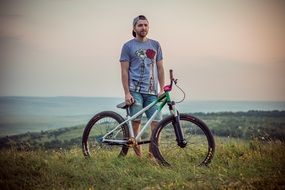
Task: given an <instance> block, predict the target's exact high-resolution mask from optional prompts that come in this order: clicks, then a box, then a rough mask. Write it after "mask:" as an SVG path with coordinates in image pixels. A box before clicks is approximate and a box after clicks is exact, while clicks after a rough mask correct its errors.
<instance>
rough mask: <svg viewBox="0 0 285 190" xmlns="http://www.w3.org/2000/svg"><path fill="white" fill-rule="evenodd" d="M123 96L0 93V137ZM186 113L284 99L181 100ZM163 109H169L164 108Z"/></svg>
mask: <svg viewBox="0 0 285 190" xmlns="http://www.w3.org/2000/svg"><path fill="white" fill-rule="evenodd" d="M122 101H123V98H108V97H107V98H106V97H0V137H4V136H7V135H9V136H10V135H15V134H21V133H26V132H28V131H29V132H41V131H46V130H51V129H59V128H63V127H70V126H76V125H82V124H86V123H87V122H88V120H89V119H90V118H91V117H92V116H93V115H94V114H96V113H98V112H100V111H105V110H112V111H116V112H118V113H119V114H121V115H122V116H125V111H124V110H122V109H118V108H116V105H117V104H119V103H121V102H122ZM177 108H178V109H179V111H180V112H181V113H182V112H187V113H189V112H190V113H195V112H203V113H215V112H224V111H226V112H238V111H245V112H246V111H248V110H263V111H266V110H267V111H271V110H280V111H281V110H285V103H284V102H258V101H185V102H182V103H181V104H178V105H177ZM164 113H167V114H168V113H169V111H168V110H167V109H165V110H164Z"/></svg>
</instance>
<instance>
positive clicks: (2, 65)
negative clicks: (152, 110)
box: [0, 0, 285, 101]
mask: <svg viewBox="0 0 285 190" xmlns="http://www.w3.org/2000/svg"><path fill="white" fill-rule="evenodd" d="M0 3H1V8H0V11H1V12H0V26H1V28H0V96H83V97H85V96H86V97H94V96H100V97H102V96H103V97H123V96H124V92H123V88H122V84H121V76H120V63H119V56H120V53H121V48H122V45H123V44H124V43H125V42H127V41H128V40H130V39H132V36H131V31H132V20H133V18H134V17H136V16H138V15H140V14H143V15H145V16H146V17H147V18H148V20H149V25H150V31H149V34H148V37H149V38H151V39H155V40H157V41H159V43H160V44H161V47H162V51H163V57H164V59H163V60H164V68H165V73H166V82H168V81H169V80H168V78H169V74H168V70H169V69H173V70H174V75H175V77H176V78H178V84H179V86H180V87H182V88H183V90H184V91H185V92H186V97H187V99H190V100H191V99H192V100H251V101H252V100H259V101H285V85H284V83H285V35H284V34H285V22H284V21H285V1H282V0H280V1H278V0H268V1H263V0H232V1H227V0H217V1H211V0H201V1H193V0H177V1H170V0H157V1H153V0H145V1H135V0H120V1H116V0H104V1H99V0H85V1H80V0H41V1H36V0H21V1H20V0H19V1H16V0H0ZM174 93H176V94H177V96H180V95H181V93H180V92H179V91H178V90H176V91H174Z"/></svg>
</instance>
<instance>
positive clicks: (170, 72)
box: [169, 69, 173, 81]
mask: <svg viewBox="0 0 285 190" xmlns="http://www.w3.org/2000/svg"><path fill="white" fill-rule="evenodd" d="M169 74H170V81H172V80H173V70H172V69H170V70H169Z"/></svg>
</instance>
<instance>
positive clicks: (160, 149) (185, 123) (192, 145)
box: [151, 114, 215, 166]
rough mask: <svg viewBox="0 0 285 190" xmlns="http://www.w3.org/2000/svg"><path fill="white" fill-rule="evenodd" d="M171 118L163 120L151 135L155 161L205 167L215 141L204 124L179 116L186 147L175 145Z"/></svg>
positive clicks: (187, 116)
mask: <svg viewBox="0 0 285 190" xmlns="http://www.w3.org/2000/svg"><path fill="white" fill-rule="evenodd" d="M173 121H174V117H173V116H168V117H166V118H165V119H163V120H162V121H161V122H160V123H159V124H158V126H157V128H156V129H155V130H154V132H153V134H152V140H151V141H152V142H151V143H152V152H153V155H154V157H155V158H156V159H157V161H158V162H159V163H160V164H162V165H166V166H170V165H174V166H175V165H177V166H178V165H185V163H187V164H192V165H207V164H209V163H210V162H211V159H212V158H213V156H214V152H215V141H214V138H213V135H212V133H211V131H210V130H209V129H208V127H207V126H206V124H205V123H204V122H203V121H201V120H199V119H198V118H195V117H194V116H191V115H189V114H180V124H181V128H182V131H183V133H184V137H185V140H186V141H187V145H186V146H185V147H184V148H181V147H180V146H178V145H177V141H176V135H175V131H174V127H173V124H172V122H173Z"/></svg>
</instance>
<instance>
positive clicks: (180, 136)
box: [168, 101, 187, 148]
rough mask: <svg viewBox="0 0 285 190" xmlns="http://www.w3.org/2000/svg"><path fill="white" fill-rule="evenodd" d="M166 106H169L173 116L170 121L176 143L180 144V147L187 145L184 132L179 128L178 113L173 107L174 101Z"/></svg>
mask: <svg viewBox="0 0 285 190" xmlns="http://www.w3.org/2000/svg"><path fill="white" fill-rule="evenodd" d="M168 106H169V110H170V112H171V113H172V115H173V116H174V119H173V121H172V125H173V128H174V132H175V135H176V141H177V145H178V146H180V147H181V148H184V147H186V145H187V141H186V139H185V137H184V133H183V131H182V128H181V124H180V114H179V112H178V111H177V110H176V108H175V102H174V101H172V102H170V103H168Z"/></svg>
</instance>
